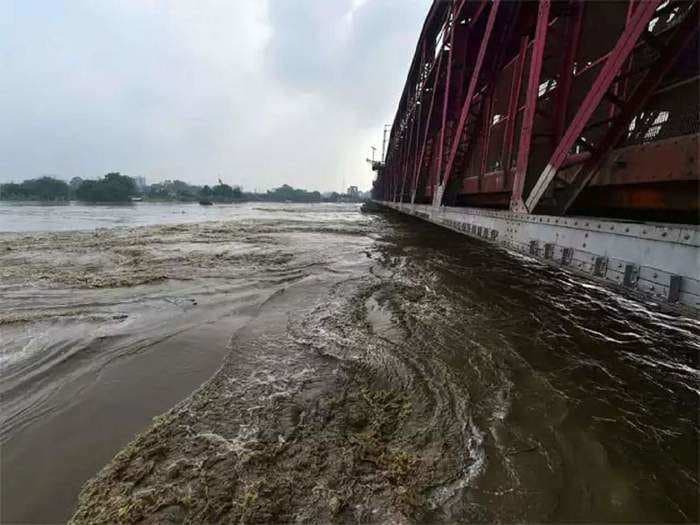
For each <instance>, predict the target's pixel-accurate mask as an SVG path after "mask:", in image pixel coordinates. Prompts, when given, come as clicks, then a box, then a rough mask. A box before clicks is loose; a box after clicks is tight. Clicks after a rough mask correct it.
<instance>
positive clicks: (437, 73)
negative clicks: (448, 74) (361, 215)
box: [413, 51, 444, 195]
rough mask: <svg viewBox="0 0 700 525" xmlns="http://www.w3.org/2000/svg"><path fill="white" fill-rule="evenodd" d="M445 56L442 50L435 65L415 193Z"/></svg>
mask: <svg viewBox="0 0 700 525" xmlns="http://www.w3.org/2000/svg"><path fill="white" fill-rule="evenodd" d="M443 56H444V53H443V52H442V51H440V54H439V56H438V59H437V65H436V66H435V79H434V80H433V87H432V91H431V93H430V107H429V108H428V116H427V117H426V120H425V131H424V133H423V141H422V143H421V147H420V155H419V156H418V164H417V165H416V171H415V173H414V174H413V191H414V195H415V192H416V190H417V186H418V178H419V177H420V171H421V169H423V158H424V155H425V148H426V145H427V143H428V133H430V128H431V126H430V124H431V121H432V118H433V106H434V104H435V93H436V92H437V86H438V79H439V78H440V71H441V68H442V57H443Z"/></svg>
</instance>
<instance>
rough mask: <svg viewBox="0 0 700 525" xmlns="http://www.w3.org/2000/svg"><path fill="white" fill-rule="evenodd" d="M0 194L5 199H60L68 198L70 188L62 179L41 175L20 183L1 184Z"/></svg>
mask: <svg viewBox="0 0 700 525" xmlns="http://www.w3.org/2000/svg"><path fill="white" fill-rule="evenodd" d="M0 194H1V195H2V198H3V199H7V200H41V201H61V200H68V198H69V196H70V188H69V187H68V184H66V183H65V182H63V181H62V180H58V179H54V178H53V177H41V178H38V179H29V180H25V181H24V182H22V183H21V184H14V183H9V184H3V185H2V188H1V189H0Z"/></svg>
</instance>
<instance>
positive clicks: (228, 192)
mask: <svg viewBox="0 0 700 525" xmlns="http://www.w3.org/2000/svg"><path fill="white" fill-rule="evenodd" d="M137 181H138V179H134V178H132V177H129V176H127V175H122V174H121V173H118V172H114V173H108V174H107V175H105V176H104V177H102V178H99V179H81V178H80V177H74V178H73V179H71V181H70V182H69V183H66V182H64V181H62V180H59V179H56V178H53V177H41V178H38V179H29V180H25V181H24V182H21V183H13V182H9V183H6V184H0V200H4V201H44V202H62V201H65V202H67V201H72V200H77V201H81V202H87V203H105V202H106V203H117V202H131V201H133V200H143V201H147V202H149V201H150V202H200V201H201V202H203V201H208V202H219V203H222V202H223V203H233V202H249V201H253V202H265V201H267V202H361V201H363V200H364V198H363V197H362V195H361V194H360V192H358V191H357V188H355V187H351V188H350V189H349V191H348V193H347V194H339V193H336V192H333V193H330V194H326V195H321V193H320V192H318V191H307V190H303V189H298V188H293V187H292V186H289V185H287V184H284V185H282V186H280V187H279V188H275V189H274V190H268V191H267V192H265V193H253V192H244V191H243V190H242V189H241V188H240V186H229V185H228V184H223V183H221V182H219V184H217V185H215V186H208V185H204V186H197V185H193V184H187V183H186V182H183V181H180V180H174V181H170V180H166V181H164V182H157V183H154V184H150V185H147V184H145V183H143V182H144V181H143V179H141V182H142V183H141V184H138V182H137Z"/></svg>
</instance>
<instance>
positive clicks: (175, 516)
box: [0, 204, 700, 523]
mask: <svg viewBox="0 0 700 525" xmlns="http://www.w3.org/2000/svg"><path fill="white" fill-rule="evenodd" d="M162 206H163V207H162V208H161V209H160V211H159V213H160V212H163V210H165V209H170V211H173V210H178V211H182V209H184V210H185V212H186V213H184V214H182V213H178V214H172V215H178V220H172V221H171V220H169V219H168V220H163V221H162V222H166V223H169V224H153V223H154V222H158V221H157V220H155V219H154V218H153V216H154V215H157V214H156V213H155V212H153V208H148V207H147V205H141V206H135V207H132V208H131V210H132V211H131V215H129V216H128V217H127V218H126V219H124V221H125V223H124V225H123V226H121V227H116V228H100V229H95V228H94V227H95V225H96V224H103V225H104V224H106V225H108V226H114V222H113V219H112V222H110V217H114V215H112V214H111V211H110V210H109V209H108V208H93V209H92V211H90V210H84V209H81V210H79V212H80V213H79V215H80V218H79V219H76V218H75V217H74V216H71V215H70V214H69V215H68V218H67V221H68V222H70V224H71V225H72V228H65V223H62V222H61V219H60V217H61V215H60V214H56V213H55V212H54V219H53V220H51V221H46V222H43V223H42V224H49V223H50V225H51V228H44V229H53V230H56V231H53V232H47V231H43V232H33V233H26V232H24V233H22V232H16V233H4V234H1V235H0V291H1V299H0V301H2V303H1V304H2V307H3V308H2V310H1V311H0V360H1V363H2V370H1V374H2V375H1V377H0V395H1V396H2V408H3V410H2V413H1V414H0V418H1V421H2V427H1V433H0V439H2V458H1V460H2V486H1V490H2V521H3V522H47V521H48V522H55V521H65V520H66V519H68V518H70V517H71V516H72V519H73V521H74V522H76V523H94V522H104V521H107V522H135V521H142V520H143V521H146V522H150V523H157V522H164V521H176V522H180V521H190V522H196V523H200V522H207V521H209V522H222V521H237V522H242V523H243V522H289V521H314V522H328V521H340V522H350V521H352V522H386V521H391V522H399V523H400V522H409V523H410V522H415V521H423V522H425V521H429V522H446V523H452V522H456V521H469V522H474V521H478V522H492V521H501V522H515V521H518V522H521V521H524V522H543V521H555V522H563V521H583V522H611V521H634V522H670V521H688V522H695V521H697V520H698V518H699V516H698V500H697V493H698V430H699V427H698V396H699V395H700V390H699V387H698V380H699V377H698V351H699V350H700V323H699V322H698V320H697V319H696V318H693V317H692V316H689V315H686V316H684V315H682V314H680V313H669V311H668V310H667V309H664V308H662V307H660V305H657V304H654V303H643V302H638V301H636V300H632V299H629V298H625V297H622V296H620V295H618V294H617V293H616V292H614V291H612V290H610V289H607V288H602V287H600V286H598V285H595V284H592V283H591V282H589V281H586V280H582V279H580V278H578V277H574V276H572V275H571V274H569V273H567V272H565V271H563V270H561V269H554V268H550V267H547V266H543V265H540V264H539V263H537V262H535V261H532V260H530V259H527V258H523V257H520V256H516V255H513V254H509V253H507V252H505V251H502V250H500V249H496V248H494V247H492V246H489V245H487V244H484V243H482V242H479V241H476V240H471V239H468V238H466V237H463V236H460V235H458V234H456V233H453V232H450V231H447V230H443V229H440V228H438V227H436V226H434V225H430V224H427V223H423V222H420V221H418V220H415V219H413V218H408V217H403V216H400V215H396V214H393V213H387V214H376V215H374V214H362V213H360V212H359V209H358V207H357V206H356V205H295V204H246V205H237V206H228V207H223V206H222V207H213V208H218V209H216V210H214V211H209V210H208V209H207V210H206V211H202V210H200V209H198V208H195V207H191V206H190V207H188V206H187V205H185V206H180V205H175V206H173V207H172V208H167V206H166V205H162ZM81 208H87V207H81ZM140 210H148V212H144V213H146V215H148V217H144V216H139V213H141V212H140ZM74 211H75V210H74ZM13 213H15V214H19V216H21V213H20V212H18V211H17V210H16V209H15V211H13ZM36 213H39V212H36V211H31V214H30V215H31V216H33V217H34V219H28V222H30V223H31V221H35V224H34V225H35V227H34V228H29V227H27V226H26V225H25V227H24V228H23V227H15V228H11V227H7V222H4V223H3V222H0V225H2V227H3V228H4V229H6V230H9V229H14V230H23V229H37V228H36V225H37V222H36ZM42 213H48V212H40V213H39V215H41V214H42ZM90 214H93V215H94V216H95V217H98V216H99V217H102V219H100V220H97V219H95V220H93V221H92V222H91V221H90V218H89V217H90ZM150 214H152V215H150ZM203 214H204V215H203ZM207 214H208V215H207ZM182 215H190V218H193V219H194V220H182V217H181V216H182ZM7 216H8V215H7V214H5V215H2V214H1V213H0V217H5V218H6V217H7ZM156 219H157V217H156ZM170 219H172V217H170ZM42 220H43V219H42ZM76 222H77V223H79V225H78V226H76ZM176 222H177V223H178V224H175V223H176ZM13 224H17V223H16V221H15V222H13ZM149 224H150V225H149ZM64 229H82V230H83V231H60V230H64ZM156 416H157V417H156ZM100 469H102V470H100ZM81 488H82V490H81ZM79 493H80V495H79Z"/></svg>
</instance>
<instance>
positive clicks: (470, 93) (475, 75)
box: [440, 0, 501, 188]
mask: <svg viewBox="0 0 700 525" xmlns="http://www.w3.org/2000/svg"><path fill="white" fill-rule="evenodd" d="M500 3H501V0H493V2H492V3H491V12H490V13H489V18H488V20H487V22H486V29H485V31H484V35H483V37H482V39H481V46H480V47H479V54H478V55H477V57H476V64H475V65H474V70H473V71H472V75H471V78H470V79H469V88H468V89H467V98H466V99H465V100H464V104H463V106H462V112H461V114H460V116H459V123H458V124H457V128H456V129H455V130H454V133H453V139H452V147H451V148H450V157H449V159H448V161H447V167H446V168H445V173H444V176H443V178H442V182H441V183H440V186H441V187H443V188H444V187H445V186H446V185H447V183H448V182H449V180H450V175H451V173H452V167H453V166H454V161H455V158H456V157H457V150H458V149H459V144H460V141H461V138H462V133H463V132H464V126H465V124H466V122H467V117H468V116H469V110H470V109H471V103H472V99H473V98H474V93H475V91H476V84H477V82H478V80H479V75H480V73H481V66H482V65H483V63H484V56H485V55H486V48H487V47H488V44H489V41H490V40H491V34H492V33H493V26H494V23H495V22H496V15H497V14H498V7H499V5H500Z"/></svg>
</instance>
